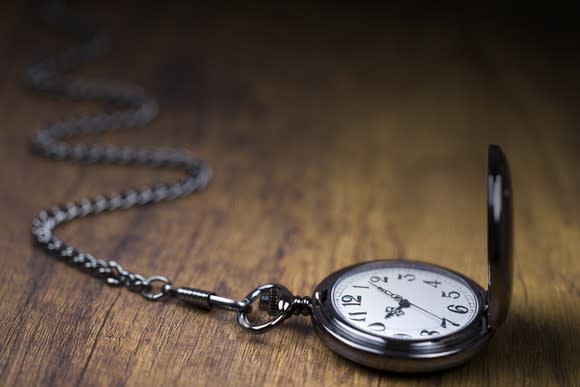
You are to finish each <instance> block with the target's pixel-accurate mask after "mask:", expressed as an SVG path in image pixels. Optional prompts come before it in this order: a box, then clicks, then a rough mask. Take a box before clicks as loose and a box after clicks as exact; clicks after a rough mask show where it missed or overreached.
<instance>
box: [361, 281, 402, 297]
mask: <svg viewBox="0 0 580 387" xmlns="http://www.w3.org/2000/svg"><path fill="white" fill-rule="evenodd" d="M369 284H371V285H373V286H374V287H375V288H377V289H378V290H379V291H381V292H383V293H385V294H386V295H387V296H389V297H391V298H392V299H393V300H395V301H401V300H402V299H403V297H401V296H399V295H398V294H395V293H393V292H391V291H390V290H388V289H385V288H383V287H381V286H379V285H377V284H375V283H374V282H371V281H369Z"/></svg>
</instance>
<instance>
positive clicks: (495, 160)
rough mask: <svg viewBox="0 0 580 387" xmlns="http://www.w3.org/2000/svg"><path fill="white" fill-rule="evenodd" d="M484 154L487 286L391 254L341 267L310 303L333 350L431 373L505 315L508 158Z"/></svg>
mask: <svg viewBox="0 0 580 387" xmlns="http://www.w3.org/2000/svg"><path fill="white" fill-rule="evenodd" d="M488 158H489V160H488V175H487V192H488V213H487V228H488V230H487V233H488V287H487V290H485V289H483V288H482V287H481V286H479V285H478V284H477V283H475V282H474V281H473V280H471V279H469V278H468V277H466V276H465V275H463V274H461V273H458V272H456V271H453V270H450V269H447V268H444V267H441V266H438V265H434V264H431V263H426V262H417V261H409V260H401V259H390V260H378V261H372V262H366V263H361V264H356V265H353V266H349V267H347V268H344V269H341V270H339V271H337V272H335V273H332V274H331V275H329V276H328V277H327V278H325V279H324V280H323V281H322V282H321V283H320V284H319V285H318V286H317V287H316V289H315V290H314V294H313V296H312V303H311V306H310V308H311V314H312V323H313V325H314V327H315V328H316V331H317V333H318V335H319V336H320V338H321V339H322V340H323V341H324V343H325V344H326V345H327V346H328V347H329V348H330V349H331V350H333V351H334V352H336V353H337V354H339V355H341V356H343V357H345V358H347V359H350V360H352V361H354V362H356V363H359V364H362V365H365V366H368V367H372V368H377V369H382V370H386V371H396V372H429V371H436V370H441V369H446V368H450V367H453V366H456V365H459V364H461V363H464V362H466V361H468V360H469V359H470V358H472V357H473V356H475V355H476V354H477V353H478V352H479V351H480V350H482V349H483V348H484V347H485V345H486V344H487V343H488V342H489V340H490V339H491V338H492V336H493V334H494V332H495V331H496V329H497V328H498V327H499V326H500V325H501V324H502V323H503V321H504V320H505V318H506V316H507V313H508V309H509V304H510V298H511V291H512V271H513V263H512V192H511V183H510V175H509V171H508V165H507V161H506V158H505V155H504V153H503V152H502V150H501V149H500V147H499V146H497V145H491V146H490V147H489V154H488ZM278 286H279V285H278ZM277 298H280V297H277ZM250 299H251V297H250ZM287 300H288V301H290V298H287Z"/></svg>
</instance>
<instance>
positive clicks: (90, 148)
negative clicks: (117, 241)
mask: <svg viewBox="0 0 580 387" xmlns="http://www.w3.org/2000/svg"><path fill="white" fill-rule="evenodd" d="M45 11H46V14H45V18H46V19H47V21H48V22H49V23H50V24H54V25H58V26H60V27H64V29H66V30H67V31H72V32H76V33H77V34H79V35H80V36H82V37H85V38H86V39H87V40H86V41H85V42H84V43H82V44H80V45H78V46H76V47H73V48H69V49H66V50H64V51H61V52H59V53H57V54H56V55H53V56H51V57H49V58H47V59H45V60H44V61H42V62H40V63H37V64H34V65H32V66H29V67H28V68H27V69H26V71H25V74H24V79H25V82H26V84H27V85H28V86H29V87H31V88H32V89H34V90H37V91H42V92H45V93H50V94H53V95H57V96H61V97H67V98H70V99H76V100H89V99H90V100H98V101H101V102H103V103H105V104H108V105H111V106H113V107H116V108H123V110H119V111H114V112H110V113H109V112H107V113H99V114H96V115H92V116H87V117H81V118H75V119H70V120H64V121H59V122H55V123H53V124H49V125H46V126H44V127H42V128H40V129H39V130H38V131H37V133H36V135H35V136H34V138H33V140H32V150H33V151H34V152H36V153H38V154H40V155H42V156H45V157H49V158H52V159H56V160H72V161H79V162H86V163H99V164H118V165H137V166H152V167H168V168H179V169H181V170H183V171H184V172H185V177H184V178H182V179H181V180H179V181H177V182H174V183H170V184H157V185H155V186H144V187H142V188H137V189H128V190H126V191H123V192H120V193H113V194H110V195H106V196H105V195H99V196H96V197H93V198H85V199H81V200H80V201H78V202H73V203H68V204H65V205H59V206H56V207H54V208H52V209H48V210H43V211H41V212H40V213H39V214H38V216H37V217H36V218H35V219H34V220H33V222H32V234H33V236H34V239H35V241H36V243H37V244H38V245H39V246H41V247H42V248H43V249H44V250H46V251H47V252H49V253H51V254H52V255H54V256H56V257H58V258H59V259H61V260H63V261H65V262H66V263H68V264H70V265H72V266H76V267H78V268H80V269H82V270H84V271H86V272H88V273H89V274H91V275H93V276H94V277H96V278H99V279H102V280H103V281H105V282H106V283H107V284H109V285H111V286H124V287H126V288H127V289H129V290H131V291H134V292H138V293H140V294H141V295H142V296H143V297H145V298H146V299H148V300H159V299H162V298H163V297H165V296H166V295H169V294H172V290H173V288H172V286H171V282H170V281H169V280H168V279H167V278H166V277H164V276H162V275H154V276H151V277H145V276H143V275H141V274H138V273H135V272H131V271H128V270H126V269H124V268H123V267H122V266H121V265H120V264H118V263H117V262H115V261H112V260H111V261H106V260H103V259H97V258H95V257H93V256H92V255H91V254H89V253H86V252H84V251H82V250H79V249H77V248H75V247H73V246H71V245H69V244H67V243H66V242H63V241H61V240H60V239H58V238H57V237H56V236H55V235H54V233H53V230H54V229H55V228H56V227H57V226H59V225H61V224H64V223H68V222H70V221H72V220H74V219H79V218H83V217H86V216H91V215H98V214H100V213H102V212H112V211H117V210H125V209H129V208H132V207H136V206H144V205H148V204H154V203H158V202H162V201H169V200H175V199H178V198H181V197H184V196H187V195H189V194H191V193H193V192H196V191H199V190H202V189H203V188H205V187H206V185H207V184H208V183H209V181H210V179H211V171H210V169H209V168H208V166H207V165H206V164H205V163H204V162H203V161H202V160H198V159H196V158H194V157H193V156H191V155H190V154H189V153H186V152H183V151H181V150H175V149H160V148H150V149H137V148H131V147H120V146H116V145H106V144H85V143H69V142H65V140H69V139H70V138H71V137H73V136H75V135H78V134H89V133H91V134H96V133H102V132H105V131H108V130H113V129H128V128H134V127H139V126H143V125H145V124H147V123H149V122H150V121H151V120H152V119H153V118H155V116H156V115H157V113H158V110H159V109H158V105H157V101H156V100H155V99H154V98H152V97H150V96H148V95H146V94H145V93H144V92H143V91H142V90H140V89H138V88H136V87H134V86H131V85H123V84H118V83H106V82H102V81H91V80H86V79H79V78H72V77H70V76H66V75H65V72H67V71H69V70H72V69H73V68H75V67H76V66H78V65H79V64H81V63H83V62H86V61H88V60H90V59H91V58H94V57H97V56H99V55H101V54H102V53H103V52H104V51H106V49H107V48H108V46H109V39H108V37H107V36H106V35H105V34H104V33H102V32H100V31H91V30H90V29H89V28H88V27H87V24H86V23H83V22H82V21H80V20H79V19H77V18H72V17H71V16H69V14H68V13H67V12H66V10H64V8H62V7H60V5H59V4H58V3H48V6H47V7H46V9H45ZM154 287H155V288H156V289H157V290H154V289H153V288H154ZM208 294H209V293H208ZM242 309H243V308H242Z"/></svg>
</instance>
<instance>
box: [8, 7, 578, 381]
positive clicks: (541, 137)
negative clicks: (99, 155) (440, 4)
mask: <svg viewBox="0 0 580 387" xmlns="http://www.w3.org/2000/svg"><path fill="white" fill-rule="evenodd" d="M34 11H35V10H34V9H33V8H32V7H31V6H22V5H20V4H18V3H16V2H15V3H14V4H10V3H8V4H7V5H5V7H4V8H3V11H2V13H1V14H0V52H1V57H2V58H3V59H2V61H1V63H0V69H1V72H0V74H1V75H0V117H1V130H0V165H1V173H0V183H1V185H0V203H1V207H0V208H1V216H2V222H1V223H0V258H1V263H2V271H1V274H0V289H1V292H2V293H1V294H2V302H1V304H0V384H5V385H19V386H28V385H33V384H38V385H46V384H52V385H73V384H77V385H93V384H100V385H122V384H129V385H244V386H254V385H313V386H317V385H339V384H344V385H388V386H396V385H434V384H440V385H444V386H448V385H461V386H464V385H495V386H513V385H530V386H544V385H578V383H579V381H580V373H579V369H580V361H579V360H580V353H579V350H578V347H579V344H580V343H579V337H580V302H579V296H580V290H579V280H580V264H579V263H578V262H579V261H578V259H579V255H580V221H579V219H580V205H579V200H578V199H579V196H580V164H579V162H580V135H579V133H580V132H579V130H578V107H579V106H580V98H579V96H580V93H578V90H579V87H580V82H579V77H578V76H577V69H578V68H579V65H580V59H579V55H578V53H577V52H576V51H574V44H573V42H574V41H575V40H574V39H573V38H570V37H569V35H567V34H568V32H569V31H567V30H566V28H567V26H568V24H564V25H561V26H560V27H558V29H554V28H548V27H547V26H546V25H544V29H540V30H538V29H536V27H535V26H536V25H537V23H538V21H540V22H541V21H542V20H543V19H541V18H539V17H540V16H541V15H536V16H535V18H526V17H523V16H521V17H519V18H515V17H511V18H510V17H502V18H497V17H496V18H491V17H486V16H483V15H481V14H480V13H477V12H475V11H473V10H463V11H462V12H453V13H450V12H446V11H444V10H439V9H436V8H432V9H428V10H423V11H421V12H418V11H415V10H412V9H400V8H397V9H387V8H381V9H379V8H378V7H377V8H375V9H366V10H364V11H363V10H360V9H350V8H349V7H347V6H336V5H332V6H331V5H328V4H327V5H318V6H309V5H306V4H302V5H293V6H291V7H289V9H282V8H280V7H278V8H274V7H272V6H268V5H266V4H262V5H255V4H254V5H246V6H245V7H243V8H242V7H238V8H225V7H223V8H222V7H218V6H215V7H209V6H208V7H205V8H200V9H194V8H193V7H188V6H184V5H178V4H172V5H170V6H167V5H165V6H160V5H157V6H154V5H149V3H147V2H139V3H137V2H134V3H123V4H116V3H113V2H109V3H104V4H101V5H99V6H96V5H93V6H92V7H89V6H87V7H85V8H82V9H78V11H79V12H81V13H85V14H92V16H93V17H94V19H95V20H98V21H100V22H102V24H103V25H104V26H105V27H106V28H107V29H108V30H109V31H111V32H112V33H113V35H114V36H115V37H116V40H115V45H114V48H113V50H112V52H111V53H110V55H108V56H107V57H106V58H105V59H104V60H102V61H99V62H94V63H91V64H88V65H86V66H84V67H83V68H82V70H81V71H80V72H81V73H82V74H83V75H91V76H97V77H103V78H110V79H121V80H127V81H131V82H135V83H137V84H140V85H143V87H145V88H146V89H147V90H148V91H149V92H150V93H151V94H153V95H155V96H157V97H158V98H159V100H160V103H161V106H162V115H161V117H160V118H159V119H158V120H157V121H155V123H154V124H152V125H150V126H148V127H147V128H146V129H144V130H143V131H141V132H137V133H135V132H131V131H130V132H126V133H117V134H113V133H111V134H107V135H104V136H101V137H99V138H96V137H95V138H92V137H91V138H87V140H98V141H105V142H113V143H120V144H124V143H132V144H136V145H161V146H171V147H174V146H175V147H186V148H188V149H190V150H192V151H194V152H195V153H196V154H198V155H199V156H200V157H202V158H204V159H206V160H207V161H208V162H209V163H210V164H211V166H212V167H213V169H214V171H215V180H214V181H213V182H212V184H211V186H210V187H209V188H208V189H207V190H206V191H205V192H203V193H201V194H199V195H196V196H195V197H190V198H187V199H184V200H180V201H178V202H174V203H167V204H161V205H158V206H152V207H147V208H143V209H140V210H131V211H127V212H125V213H115V214H111V215H103V216H99V217H93V218H90V219H86V220H83V221H81V222H76V223H73V224H71V225H67V226H65V227H63V228H62V229H59V230H58V235H59V236H60V237H61V238H62V239H64V240H66V241H70V242H71V243H73V244H75V245H78V246H80V247H82V248H83V249H86V250H88V251H90V252H92V253H94V255H95V256H97V257H101V258H107V259H115V260H118V261H119V262H120V263H122V264H123V265H124V266H125V267H127V268H129V269H132V270H135V271H138V272H142V273H144V274H146V275H152V274H165V275H167V276H168V277H170V278H171V279H172V281H173V283H174V284H177V285H184V286H193V287H198V288H202V289H212V290H215V291H217V292H218V293H219V294H221V295H224V296H228V297H232V298H236V299H238V298H241V297H243V296H244V295H245V294H246V293H247V292H248V291H249V290H250V289H252V288H253V287H254V286H256V285H258V284H261V283H265V282H271V281H278V282H281V283H284V284H286V285H287V286H288V287H289V288H290V289H292V290H294V291H295V292H296V293H299V294H304V295H307V294H309V293H310V292H311V290H312V289H313V287H314V286H315V285H316V284H317V283H318V282H319V281H320V280H321V279H322V278H324V277H325V276H326V275H327V274H329V273H331V272H332V271H334V270H336V269H338V268H341V267H343V266H345V265H349V264H353V263H356V262H362V261H364V260H369V259H376V258H390V257H402V258H408V259H419V260H424V261H428V262H433V263H437V264H440V265H443V266H446V267H449V268H451V269H455V270H459V271H461V272H463V273H465V274H466V275H468V276H469V277H471V278H473V279H474V280H476V281H477V282H479V283H480V284H485V283H486V278H487V277H486V276H487V272H486V218H485V214H486V204H485V197H486V196H485V195H486V192H485V184H486V180H485V179H486V149H487V144H488V143H499V144H501V145H502V147H503V148H504V150H505V151H506V153H507V154H508V157H509V159H510V161H511V166H512V174H513V184H514V191H515V197H516V200H515V224H516V227H515V230H516V235H515V247H516V254H515V278H514V291H513V303H512V308H511V311H510V315H509V318H508V320H507V322H506V323H505V325H504V326H503V327H502V329H501V330H500V331H499V332H498V334H497V336H496V337H495V339H494V340H493V341H492V343H491V345H490V346H489V348H488V349H487V350H486V351H485V352H483V353H482V354H480V355H479V356H478V357H477V358H475V359H473V361H471V362H470V363H468V364H466V365H465V366H462V367H459V368H456V369H453V370H450V371H446V372H441V373H436V374H432V375H425V376H398V375H392V374H388V373H381V372H378V371H373V370H369V369H365V368H361V367H359V366H357V365H355V364H353V363H351V362H349V361H347V360H344V359H342V358H340V357H338V356H337V355H335V354H333V353H332V352H331V351H330V350H328V349H327V348H326V347H325V346H324V345H323V344H322V343H321V341H320V340H319V339H318V337H317V336H316V334H315V333H314V330H313V329H312V327H311V324H310V321H309V319H308V318H294V319H292V320H289V321H288V322H287V323H285V324H284V325H283V326H282V327H281V328H279V329H276V330H274V331H272V332H270V333H268V334H265V335H263V336H259V337H252V336H250V335H249V334H248V333H246V332H244V331H242V330H241V329H240V328H239V327H238V325H237V324H236V323H235V315H234V314H232V313H229V312H225V311H219V310H216V311H213V312H211V313H205V312H200V311H198V310H195V309H193V308H190V307H186V306H184V305H182V304H179V303H176V302H159V303H152V302H146V301H144V300H143V299H142V298H141V297H139V296H138V295H136V294H133V293H130V292H127V291H125V290H122V289H117V288H111V287H107V286H106V285H104V284H103V283H101V282H99V281H97V280H94V279H92V278H90V277H88V276H87V275H84V274H82V273H81V272H79V271H77V270H76V269H74V268H71V267H68V266H66V265H64V264H62V263H59V262H57V261H56V260H54V259H53V258H50V257H48V256H46V255H45V254H44V253H42V252H41V251H39V250H37V249H36V248H33V246H32V244H31V238H30V222H31V219H32V217H33V216H35V215H36V214H37V212H38V211H39V209H41V208H43V207H50V206H52V205H54V204H56V203H62V202H66V201H69V200H76V199H80V198H82V197H85V196H93V195H95V194H97V193H107V192H111V191H116V190H120V189H122V188H125V187H129V186H139V185H141V184H145V183H151V182H157V181H158V180H160V179H161V180H163V179H170V178H171V177H173V175H172V172H171V171H169V172H168V171H163V170H149V169H139V168H133V169H131V168H129V167H127V168H119V167H109V166H104V167H98V166H89V165H79V164H73V163H56V162H49V161H46V160H43V159H41V158H38V157H35V156H33V155H31V154H30V153H29V152H28V148H27V146H28V145H27V143H28V140H29V138H30V136H31V135H32V133H33V132H34V130H35V128H36V127H39V126H41V125H42V124H43V123H45V122H47V121H50V120H55V119H59V118H60V117H62V116H67V115H70V114H73V111H74V113H76V114H79V113H80V114H82V113H87V112H95V111H97V110H98V109H99V107H98V106H96V105H93V104H81V103H77V104H68V105H67V104H65V103H63V102H62V101H58V100H54V99H49V98H46V97H44V96H39V95H36V94H33V93H30V92H28V91H26V90H24V89H23V88H22V86H21V84H20V83H19V82H18V79H19V76H20V71H21V70H22V68H23V67H24V65H25V64H27V63H29V62H31V61H33V60H35V59H37V58H41V57H43V56H45V55H47V54H49V53H51V52H53V51H54V50H55V49H56V48H58V47H62V46H64V45H67V44H70V43H71V42H73V41H74V40H72V39H68V38H67V37H63V36H62V35H53V34H52V33H49V32H47V30H45V29H44V28H43V27H42V26H40V25H39V24H38V19H37V18H35V17H34V16H33V14H34ZM566 37H569V40H565V39H566ZM562 39H564V40H562ZM175 176H177V174H175Z"/></svg>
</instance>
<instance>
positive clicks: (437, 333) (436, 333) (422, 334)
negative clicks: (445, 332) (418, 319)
mask: <svg viewBox="0 0 580 387" xmlns="http://www.w3.org/2000/svg"><path fill="white" fill-rule="evenodd" d="M419 334H420V335H421V336H433V335H439V332H437V331H428V330H427V329H423V330H422V331H421V333H419Z"/></svg>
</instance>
